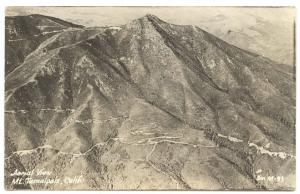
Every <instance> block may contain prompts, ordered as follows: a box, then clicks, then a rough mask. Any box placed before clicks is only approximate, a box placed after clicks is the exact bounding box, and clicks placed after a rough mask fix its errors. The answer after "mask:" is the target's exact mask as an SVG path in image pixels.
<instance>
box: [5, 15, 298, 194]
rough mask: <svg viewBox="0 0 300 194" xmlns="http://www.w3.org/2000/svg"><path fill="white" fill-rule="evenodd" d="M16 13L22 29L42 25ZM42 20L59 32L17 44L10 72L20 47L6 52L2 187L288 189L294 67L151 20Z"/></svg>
mask: <svg viewBox="0 0 300 194" xmlns="http://www.w3.org/2000/svg"><path fill="white" fill-rule="evenodd" d="M24 17H25V18H27V17H31V18H32V22H31V21H29V22H26V23H23V25H22V26H23V29H30V31H31V30H34V29H37V27H36V25H37V24H39V23H35V22H33V21H37V20H38V21H39V19H40V18H44V16H40V15H32V16H24ZM46 18H47V17H46ZM6 20H7V21H8V19H6ZM11 20H12V21H15V20H17V19H16V18H12V19H11ZM49 21H54V22H55V24H59V25H62V26H60V27H61V29H62V30H57V29H55V30H54V31H59V32H55V33H53V34H52V33H50V34H51V35H49V36H48V34H49V33H46V35H45V34H44V35H43V34H42V35H41V38H40V41H39V42H38V43H37V42H35V43H34V44H37V46H35V48H33V47H30V49H29V50H27V51H26V52H25V51H24V50H26V49H24V50H23V49H22V48H20V50H21V51H22V53H23V55H22V56H23V58H24V59H23V60H22V62H21V60H20V61H19V63H18V65H17V66H14V68H12V66H13V65H8V64H9V63H8V61H10V60H11V59H10V57H9V56H14V53H15V52H16V50H17V48H15V47H10V49H7V47H6V52H7V55H6V68H9V70H7V71H6V77H5V95H6V97H5V146H6V148H5V157H6V158H5V174H6V176H5V181H6V182H5V185H6V188H7V189H9V190H13V189H19V188H22V189H34V190H41V189H42V190H45V189H51V190H62V189H67V190H76V189H80V190H83V189H84V190H120V189H121V190H127V189H131V190H132V189H136V190H145V189H146V190H149V189H151V190H153V189H154V190H157V189H160V190H164V189H179V190H186V189H197V190H293V189H294V188H295V141H296V140H295V102H296V99H295V72H294V69H293V68H292V67H291V66H288V65H282V64H278V63H276V62H274V61H272V60H270V59H268V58H264V57H262V56H260V55H257V54H254V53H251V52H249V51H246V50H243V49H240V48H238V47H236V46H233V45H231V44H228V43H226V42H225V41H223V40H221V39H219V38H217V37H216V36H214V35H212V34H209V33H208V32H206V31H204V30H202V29H200V28H198V27H196V26H179V25H173V24H169V23H166V22H164V21H162V20H160V19H159V18H157V17H156V16H154V15H146V16H144V17H142V18H138V19H136V20H133V21H131V22H130V23H128V24H125V25H123V26H118V27H115V26H112V27H99V28H98V27H95V28H85V27H82V26H76V25H75V26H74V24H70V23H66V22H62V21H61V20H59V19H53V18H51V19H50V20H48V18H47V22H49ZM6 25H7V26H8V24H7V23H6ZM15 25H17V22H11V24H9V26H10V27H9V28H17V27H15ZM39 25H40V24H39ZM47 32H48V31H47ZM49 32H50V31H49ZM27 34H28V32H27V33H25V32H23V30H21V32H19V33H18V39H23V38H26V37H27ZM7 37H8V36H7ZM28 39H29V38H28ZM29 42H30V41H29ZM6 43H7V42H6ZM7 44H8V43H7ZM18 48H19V47H18ZM26 48H27V47H26ZM12 64H16V63H12ZM16 168H17V169H18V170H19V171H26V172H28V171H29V172H30V171H32V170H33V171H39V170H41V169H44V170H47V171H49V172H51V173H50V174H48V175H47V177H46V178H48V179H50V178H51V179H58V180H57V181H58V182H60V183H61V182H63V184H57V183H47V184H44V183H43V184H41V183H40V182H39V181H38V180H39V178H40V177H39V176H36V175H30V174H29V175H20V174H18V175H15V176H12V175H11V173H14V172H15V169H16ZM16 177H19V178H24V177H27V179H26V180H27V182H26V181H25V183H28V184H25V183H24V182H23V183H21V184H16V183H15V181H14V178H16ZM28 177H31V178H29V179H28ZM71 177H77V178H78V177H79V178H78V179H79V181H78V182H76V183H74V182H72V183H69V182H68V181H70V180H71ZM44 178H45V177H44ZM28 180H29V181H28ZM35 180H36V181H35ZM54 182H55V181H54ZM66 182H67V183H68V184H67V183H66ZM13 183H15V184H13Z"/></svg>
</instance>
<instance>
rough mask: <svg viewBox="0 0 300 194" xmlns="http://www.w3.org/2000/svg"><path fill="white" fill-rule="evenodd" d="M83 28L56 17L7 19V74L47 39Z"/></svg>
mask: <svg viewBox="0 0 300 194" xmlns="http://www.w3.org/2000/svg"><path fill="white" fill-rule="evenodd" d="M82 27H83V26H80V25H76V24H72V23H69V22H66V21H63V20H60V19H57V18H54V17H49V16H43V15H38V14H33V15H29V16H15V17H6V18H5V37H6V38H5V40H6V41H5V51H6V52H5V56H6V57H5V58H6V64H5V72H6V73H9V72H11V71H12V70H13V69H14V68H16V67H17V66H19V65H20V64H21V63H22V62H23V61H24V59H25V57H26V56H27V55H28V54H29V53H31V52H32V51H33V50H35V49H36V48H37V46H38V45H39V44H40V43H42V42H43V41H44V40H46V39H47V38H49V37H51V36H53V35H55V34H57V33H58V32H62V31H64V30H67V29H69V30H70V29H77V28H82Z"/></svg>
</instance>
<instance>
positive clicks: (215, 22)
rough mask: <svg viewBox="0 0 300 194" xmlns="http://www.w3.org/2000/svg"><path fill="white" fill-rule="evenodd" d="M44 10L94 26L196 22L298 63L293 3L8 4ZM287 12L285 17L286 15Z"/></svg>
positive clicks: (11, 10) (10, 12) (19, 10)
mask: <svg viewBox="0 0 300 194" xmlns="http://www.w3.org/2000/svg"><path fill="white" fill-rule="evenodd" d="M30 14H42V15H48V16H53V17H58V18H60V19H63V20H66V21H70V22H73V23H75V24H81V25H84V26H87V27H92V26H118V25H123V24H126V23H128V22H130V21H131V20H134V19H136V18H139V17H142V16H144V15H146V14H153V15H156V16H157V17H159V18H160V19H162V20H164V21H166V22H169V23H173V24H178V25H196V26H199V27H200V28H202V29H204V30H206V31H208V32H210V33H212V34H214V35H216V36H218V37H220V38H222V39H224V40H225V41H227V42H229V43H231V44H234V45H236V46H238V47H241V48H243V49H247V50H250V51H253V52H256V53H258V54H261V55H263V56H266V57H268V58H271V59H273V60H275V61H278V62H281V63H285V64H290V65H293V64H294V23H295V15H296V10H295V8H293V7H7V8H6V16H18V15H30ZM282 16H284V17H282Z"/></svg>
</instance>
